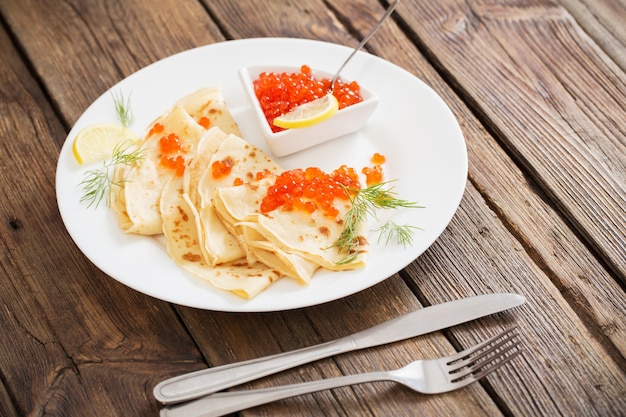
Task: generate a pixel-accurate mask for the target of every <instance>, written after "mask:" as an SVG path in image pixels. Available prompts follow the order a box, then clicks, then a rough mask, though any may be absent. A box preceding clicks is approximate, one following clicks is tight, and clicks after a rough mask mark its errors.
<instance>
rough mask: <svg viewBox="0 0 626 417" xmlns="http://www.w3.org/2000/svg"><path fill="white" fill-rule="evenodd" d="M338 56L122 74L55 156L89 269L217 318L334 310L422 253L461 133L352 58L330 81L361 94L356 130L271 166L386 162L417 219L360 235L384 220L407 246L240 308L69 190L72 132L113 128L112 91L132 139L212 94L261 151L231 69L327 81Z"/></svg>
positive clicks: (201, 54) (317, 46)
mask: <svg viewBox="0 0 626 417" xmlns="http://www.w3.org/2000/svg"><path fill="white" fill-rule="evenodd" d="M350 52H351V49H350V48H348V47H344V46H340V45H335V44H330V43H325V42H319V41H311V40H303V39H283V38H259V39H246V40H237V41H228V42H222V43H217V44H212V45H208V46H204V47H200V48H196V49H192V50H189V51H185V52H182V53H180V54H177V55H173V56H171V57H168V58H166V59H163V60H161V61H159V62H156V63H154V64H152V65H149V66H148V67H146V68H144V69H142V70H140V71H138V72H136V73H134V74H132V75H131V76H129V77H128V78H126V79H124V80H122V81H121V82H119V83H118V84H117V85H115V86H114V87H112V88H111V90H110V91H108V92H106V93H105V94H103V95H102V96H101V97H100V98H98V99H97V100H96V101H95V102H94V103H93V104H92V105H91V106H89V108H88V109H87V110H86V111H85V113H84V114H83V115H82V116H81V117H80V119H79V120H78V121H77V122H76V124H75V125H74V127H73V128H72V130H71V131H70V133H69V135H68V138H67V140H66V141H65V144H64V146H63V148H62V150H61V154H60V156H59V161H58V166H57V176H56V188H57V199H58V204H59V210H60V213H61V216H62V218H63V221H64V222H65V226H66V227H67V230H68V232H69V234H70V236H71V237H72V239H74V241H75V243H76V245H77V246H78V247H79V248H80V249H81V251H82V252H83V253H84V254H85V255H86V256H87V257H88V258H89V259H90V260H91V262H93V263H94V264H95V265H96V266H97V267H98V268H100V269H101V270H102V271H104V272H105V273H106V274H108V275H109V276H111V277H113V278H114V279H116V280H118V281H120V282H121V283H123V284H125V285H127V286H129V287H131V288H134V289H135V290H137V291H140V292H142V293H144V294H147V295H150V296H153V297H156V298H159V299H161V300H165V301H169V302H173V303H176V304H181V305H186V306H190V307H196V308H202V309H209V310H219V311H233V312H234V311H277V310H287V309H293V308H299V307H306V306H311V305H316V304H320V303H324V302H328V301H332V300H336V299H339V298H342V297H345V296H347V295H350V294H353V293H356V292H358V291H361V290H363V289H366V288H368V287H371V286H372V285H375V284H377V283H379V282H381V281H383V280H384V279H386V278H388V277H389V276H391V275H393V274H394V273H396V272H398V271H400V270H401V269H402V268H404V267H405V266H406V265H408V264H409V263H411V262H412V261H413V260H415V259H416V258H417V257H418V256H419V255H420V254H422V253H423V252H424V251H425V250H426V249H427V248H428V247H429V246H430V245H431V244H432V243H433V242H434V241H435V240H436V239H437V237H439V235H440V234H441V232H443V230H444V229H445V227H446V226H447V225H448V223H449V221H450V219H451V218H452V216H453V215H454V213H455V211H456V209H457V207H458V205H459V203H460V201H461V197H462V195H463V192H464V189H465V183H466V178H467V152H466V147H465V142H464V140H463V135H462V133H461V129H460V127H459V125H458V123H457V121H456V119H455V117H454V115H453V114H452V112H451V111H450V109H449V108H448V106H447V105H446V104H445V103H444V102H443V100H442V99H441V98H440V97H439V96H438V95H437V94H436V93H435V92H434V91H433V90H432V89H431V88H429V87H428V86H427V85H426V84H424V83H423V82H422V81H420V80H419V79H417V78H416V77H414V76H413V75H411V74H410V73H408V72H407V71H405V70H403V69H401V68H399V67H397V66H395V65H393V64H391V63H389V62H387V61H385V60H383V59H380V58H378V57H375V56H372V55H370V54H367V53H365V52H360V53H358V54H357V55H355V57H354V58H353V60H352V61H351V62H350V63H349V64H348V66H347V67H346V68H345V69H344V70H343V72H342V76H343V77H345V78H347V79H354V80H357V81H359V83H360V84H362V85H364V86H367V88H369V89H370V90H372V91H373V92H375V94H377V95H378V97H379V100H380V102H379V105H378V108H377V109H376V111H375V112H374V114H373V115H372V117H371V119H370V120H369V122H368V124H367V125H366V126H365V128H364V129H362V130H360V131H358V132H356V133H352V134H349V135H346V136H344V137H340V138H338V139H335V140H332V141H330V142H326V143H324V144H321V145H318V146H316V147H314V148H310V149H307V150H304V151H301V152H299V153H296V154H293V155H290V156H288V157H283V158H276V160H277V162H278V163H279V164H281V165H282V166H283V167H284V168H286V169H291V168H305V167H308V166H317V167H320V168H322V169H324V170H327V171H330V170H333V169H335V168H337V167H339V166H340V165H342V164H346V165H348V166H352V167H355V168H357V169H360V168H361V167H363V166H366V165H371V163H370V158H371V156H372V155H373V154H374V153H375V152H379V153H381V154H383V155H384V156H385V157H386V158H387V162H386V164H385V165H384V172H385V176H386V179H388V180H397V181H396V182H395V183H394V187H395V191H396V192H397V193H398V197H400V198H402V199H405V200H411V201H416V202H418V203H419V204H420V205H423V206H425V208H422V209H402V210H394V211H384V212H381V213H380V216H379V219H378V220H377V221H372V224H371V227H372V228H375V227H376V224H377V223H382V222H384V221H386V220H387V219H389V218H393V220H394V221H395V222H396V223H401V224H405V223H406V224H411V225H414V226H418V227H421V228H422V229H423V231H418V232H417V233H416V234H415V236H414V240H413V245H412V246H410V247H406V248H403V247H402V246H396V245H394V244H391V245H385V244H384V243H380V244H378V243H377V237H376V234H374V233H372V234H371V236H370V243H371V245H372V246H371V254H370V257H369V260H368V264H367V267H366V268H364V269H362V270H356V271H348V272H325V271H323V272H318V273H317V274H316V275H315V277H314V279H313V281H312V282H311V284H310V285H309V286H302V285H299V284H297V283H295V282H294V281H293V280H290V279H286V278H284V279H282V280H279V281H278V282H276V283H275V284H273V285H272V286H271V287H270V288H269V289H267V290H266V291H265V292H263V293H262V294H260V295H259V296H257V297H256V298H254V299H252V300H247V301H246V300H243V299H240V298H239V297H237V296H235V295H232V294H230V293H227V292H224V291H220V290H217V289H215V288H213V287H212V286H211V285H210V284H208V283H206V282H203V281H201V280H199V279H197V278H194V277H192V276H190V275H188V274H187V273H186V272H184V271H183V270H182V269H181V268H179V267H178V266H177V265H176V264H175V263H174V262H173V261H172V260H171V259H170V258H169V257H168V255H167V254H166V252H165V247H164V242H163V241H162V240H161V239H160V238H158V237H145V236H136V235H127V234H124V233H122V232H121V231H120V229H119V227H118V225H117V221H116V219H115V216H114V214H113V213H112V211H111V210H110V209H109V208H107V207H106V206H104V205H100V206H99V207H98V208H97V209H94V208H93V207H92V208H88V207H87V206H86V205H85V204H84V203H80V202H79V200H80V197H81V195H82V190H81V188H80V187H79V185H78V184H79V183H80V181H81V180H82V178H83V175H84V173H85V172H86V171H87V170H90V169H95V168H98V167H99V164H94V165H90V166H79V165H78V164H77V163H76V161H75V160H74V157H73V155H72V141H73V138H74V136H75V135H76V133H77V132H78V131H79V130H80V129H81V128H83V127H85V126H87V125H89V124H94V123H105V122H116V121H117V119H116V116H115V109H114V105H113V99H112V94H111V93H112V92H114V93H122V94H123V95H124V96H129V95H130V97H131V107H132V110H133V113H134V116H135V121H134V124H133V126H131V128H132V129H133V130H134V131H135V132H136V133H138V134H140V135H143V133H144V132H145V129H146V128H147V127H148V124H149V123H150V122H152V121H153V120H154V119H155V118H156V117H157V116H158V115H160V114H161V113H163V112H164V111H166V110H167V109H168V108H170V106H171V105H172V104H173V103H174V102H175V101H176V100H178V99H179V98H181V97H183V96H185V95H186V94H189V93H192V92H194V91H196V90H197V89H199V88H202V87H206V86H216V87H219V88H220V89H221V90H222V93H223V94H224V97H225V98H226V101H227V103H228V106H229V108H230V110H231V112H232V114H233V116H234V117H235V119H236V121H237V122H238V123H239V125H240V129H241V131H242V134H243V136H244V138H245V139H246V140H248V141H249V142H252V143H253V144H255V145H257V146H259V147H261V148H262V149H264V150H267V147H266V144H265V142H264V139H263V137H262V135H261V132H260V131H259V128H258V125H257V123H256V120H255V119H254V116H253V114H252V108H251V106H250V104H249V102H248V99H247V97H246V95H245V93H244V90H243V87H242V85H241V82H240V80H239V69H240V68H242V67H246V66H252V65H291V66H293V65H296V66H298V65H302V64H307V65H310V66H311V67H312V68H314V69H318V70H320V71H327V72H334V71H335V69H336V68H339V66H340V65H341V64H342V62H343V61H344V59H345V58H346V57H347V56H348V55H349V54H350Z"/></svg>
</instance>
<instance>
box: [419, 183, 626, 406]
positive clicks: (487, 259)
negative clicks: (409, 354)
mask: <svg viewBox="0 0 626 417" xmlns="http://www.w3.org/2000/svg"><path fill="white" fill-rule="evenodd" d="M464 199H465V200H464V204H462V205H461V208H460V210H459V211H458V212H457V215H456V217H455V220H456V221H455V222H453V223H451V224H450V227H449V228H448V230H447V231H446V233H444V234H443V235H442V236H441V238H440V241H439V242H437V244H436V245H434V246H433V248H431V250H429V253H428V254H429V255H430V256H425V257H421V258H420V259H419V260H418V261H417V262H414V263H413V264H411V265H410V266H409V268H408V272H409V273H410V274H411V279H413V280H415V285H416V286H417V287H418V288H420V289H421V290H422V291H424V292H425V293H427V297H428V298H435V299H436V298H440V297H449V296H450V294H458V296H461V295H465V294H473V293H475V292H483V291H494V292H499V291H510V292H516V293H521V294H523V295H525V296H526V297H527V303H526V304H525V305H524V306H522V307H520V308H519V309H517V311H516V314H515V317H516V320H515V322H516V323H517V324H518V325H519V326H520V333H521V335H522V338H523V340H524V348H525V352H524V354H523V359H522V360H521V361H523V362H524V365H523V366H522V368H523V369H525V370H526V371H523V372H524V373H523V374H522V373H521V372H522V371H519V370H516V369H514V367H508V368H507V369H506V370H503V371H502V372H498V374H497V375H496V376H495V377H494V378H493V379H494V381H498V380H500V379H501V378H502V379H503V380H504V381H506V383H497V382H494V383H493V384H492V385H493V389H494V390H495V391H496V392H497V395H498V396H499V397H500V398H503V399H506V400H505V401H506V403H507V404H508V407H509V409H510V410H511V411H512V413H513V414H514V415H519V416H531V415H537V416H540V415H546V414H547V415H590V416H591V415H596V416H603V415H618V414H619V410H623V409H625V407H626V397H625V396H624V394H626V383H625V381H626V379H625V378H624V371H623V369H620V366H619V365H620V364H618V363H616V361H615V360H614V358H612V357H611V356H610V355H609V353H607V352H606V351H605V350H604V349H603V347H602V346H601V344H600V342H599V341H598V340H597V336H596V335H595V334H594V333H595V332H594V331H595V330H596V329H588V328H587V326H586V325H585V323H584V322H583V321H582V320H580V319H579V318H578V317H577V314H576V311H575V310H574V309H573V308H572V306H570V305H569V304H568V302H567V300H565V299H564V298H563V297H562V295H561V293H560V291H559V288H558V287H556V286H555V285H553V284H552V282H551V280H550V277H549V276H548V275H546V273H545V272H544V271H542V270H541V268H540V266H541V265H540V264H536V263H535V261H534V259H532V257H531V256H529V254H528V253H527V252H526V251H525V250H524V247H523V246H522V245H520V243H519V242H518V241H517V240H516V239H514V238H512V237H511V236H510V235H509V234H508V233H507V232H506V229H505V228H504V227H503V225H502V223H501V220H500V219H499V218H498V217H497V216H495V215H494V213H493V212H491V211H490V210H489V209H488V207H487V206H486V205H484V202H483V201H482V200H483V199H482V196H481V195H480V194H479V193H478V192H476V191H475V190H474V189H473V188H471V187H470V188H468V190H467V191H466V194H465V197H464ZM439 246H441V247H443V249H442V250H437V249H438V247H439ZM441 270H443V271H447V273H448V275H449V278H448V280H446V281H439V282H438V284H439V285H430V283H431V282H432V277H433V274H437V272H438V271H441ZM616 321H620V319H619V318H617V319H616ZM467 327H469V328H471V333H472V334H474V335H475V334H480V333H482V331H481V330H480V326H477V327H474V324H472V325H471V326H467ZM454 334H455V335H456V336H457V337H458V338H459V340H461V341H462V343H463V345H464V346H467V345H471V344H473V343H475V339H474V337H475V336H472V337H470V338H468V337H467V335H465V334H464V332H463V331H459V332H456V331H455V332H454ZM617 359H618V360H621V365H623V357H621V356H620V357H618V358H617ZM571 363H576V364H577V365H576V366H571ZM529 369H532V374H531V373H528V372H527V370H529ZM600 380H602V381H603V382H602V383H601V384H600V383H598V381H600ZM513 387H514V388H513ZM564 391H567V392H568V393H572V396H570V395H568V396H567V397H566V398H564V397H563V396H562V392H564ZM535 403H540V404H542V406H541V407H540V408H537V409H534V408H533V407H534V406H535V405H534V404H535Z"/></svg>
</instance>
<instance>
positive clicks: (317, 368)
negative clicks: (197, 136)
mask: <svg viewBox="0 0 626 417" xmlns="http://www.w3.org/2000/svg"><path fill="white" fill-rule="evenodd" d="M386 4H387V3H386V2H382V3H379V2H378V1H374V0H349V1H348V0H330V1H321V0H311V1H306V2H304V1H301V2H287V1H279V0H268V1H265V2H258V1H252V0H212V1H209V0H206V1H202V0H167V1H166V0H164V1H159V2H153V1H149V0H129V1H112V0H111V1H95V0H94V1H89V0H69V1H64V2H60V1H59V2H53V1H42V0H21V1H19V2H18V1H14V0H1V1H0V13H1V16H2V27H1V30H0V51H1V56H2V65H1V66H0V69H1V71H2V74H1V77H0V94H1V97H2V100H1V101H0V106H1V109H2V112H1V115H2V116H1V117H2V123H1V125H0V129H1V138H2V139H1V147H0V158H1V159H0V184H1V185H0V187H1V188H2V198H1V199H0V213H1V216H2V222H1V223H0V227H1V229H0V237H1V238H0V247H1V250H2V257H1V266H2V278H1V279H2V284H1V287H0V288H1V291H0V323H1V328H2V338H0V415H2V416H26V415H28V416H39V415H54V416H81V417H84V416H92V415H93V416H96V415H97V416H100V417H102V416H149V415H151V416H154V415H157V414H158V410H159V404H158V403H157V402H156V401H155V400H154V398H153V396H152V388H153V386H154V385H155V384H156V383H157V382H159V381H160V380H162V379H163V378H166V377H170V376H174V375H177V374H179V373H182V372H186V371H192V370H197V369H202V368H205V367H207V366H215V365H219V364H225V363H230V362H234V361H238V360H243V359H249V358H254V357H259V356H263V355H268V354H273V353H277V352H281V351H288V350H291V349H296V348H301V347H304V346H309V345H313V344H316V343H319V342H323V341H328V340H332V339H334V338H337V337H339V336H344V335H348V334H350V333H352V332H354V331H357V330H360V329H363V328H365V327H368V326H370V325H373V324H376V323H380V322H382V321H384V320H386V319H389V318H392V317H395V316H398V315H400V314H402V313H405V312H408V311H411V310H416V309H420V308H422V307H424V306H426V305H431V304H437V303H441V302H445V301H449V300H453V299H458V298H461V297H465V296H469V295H474V294H484V293H492V292H516V293H520V294H523V295H524V296H526V297H527V303H526V304H525V305H523V306H522V307H519V308H516V309H514V310H511V311H508V312H505V313H499V314H497V315H493V316H490V317H486V318H483V319H480V320H477V321H475V322H472V323H468V324H464V325H459V326H456V327H454V328H452V329H450V330H446V331H442V332H436V333H433V334H429V335H424V336H420V337H417V338H413V339H411V340H407V341H404V342H399V343H395V344H392V345H388V346H384V347H379V348H371V349H368V350H366V351H361V352H354V353H351V354H344V355H340V356H337V357H333V358H329V359H325V360H320V361H318V362H315V363H312V364H310V365H306V366H302V367H300V368H297V369H294V370H291V371H285V372H282V373H280V374H277V375H275V376H271V377H268V378H265V379H263V380H260V381H256V382H254V383H250V384H248V385H247V386H248V387H261V386H272V385H277V384H285V383H293V382H297V381H303V380H310V379H315V378H325V377H332V376H336V375H341V374H351V373H356V372H364V371H369V370H374V369H391V368H395V367H397V366H401V365H403V364H405V363H406V362H408V361H409V360H410V359H413V358H427V357H436V356H440V355H443V354H448V353H451V352H452V351H454V350H455V349H460V348H462V347H466V346H469V345H471V344H473V343H475V342H477V341H478V340H481V339H484V338H486V337H487V336H490V335H493V334H495V333H497V332H498V331H499V330H501V329H503V328H505V327H507V326H510V325H511V324H513V323H516V324H517V325H518V326H519V327H520V329H519V332H520V334H521V335H522V337H523V344H524V349H525V350H524V353H523V355H522V356H520V357H518V358H516V359H515V360H514V361H513V362H512V363H511V364H510V365H508V366H506V367H505V368H503V369H502V370H500V371H499V372H497V373H496V374H494V375H492V376H490V377H488V378H487V379H485V380H484V382H481V383H477V384H473V385H471V386H470V387H468V388H465V389H462V390H460V391H456V392H452V393H449V394H444V395H435V396H425V395H419V394H416V393H414V392H412V391H410V390H409V389H406V388H403V387H401V386H397V385H392V384H390V383H376V384H366V385H360V386H354V387H350V388H343V389H336V390H332V391H324V392H320V393H317V394H314V395H307V396H302V397H298V398H293V399H290V400H284V401H280V402H278V403H275V404H271V405H267V406H264V407H259V408H255V409H252V410H248V411H246V412H243V413H242V415H245V416H253V415H272V416H319V415H324V416H340V415H346V416H348V415H349V416H374V415H376V416H391V415H393V416H399V415H405V416H417V415H419V416H447V415H467V416H470V415H471V416H484V415H490V416H497V415H504V416H520V417H521V416H524V417H526V416H556V415H563V416H620V415H621V416H623V415H626V378H625V374H626V359H625V354H626V320H625V317H626V297H625V295H624V286H625V285H626V251H625V249H624V247H625V243H626V214H625V210H624V207H626V111H625V109H626V73H625V70H626V52H625V51H626V29H625V26H624V22H625V21H626V2H624V0H613V1H611V0H555V1H548V0H534V1H530V0H518V1H512V0H491V1H490V0H480V1H460V0H439V1H418V0H403V1H402V2H401V4H400V5H399V7H398V9H397V11H396V12H395V13H394V18H393V20H390V21H388V22H387V23H386V24H385V25H384V26H383V27H382V29H381V30H380V31H379V32H378V33H377V34H376V35H375V36H374V37H373V38H372V39H371V41H370V42H369V44H368V45H367V50H368V51H369V52H371V53H373V54H375V55H378V56H380V57H382V58H384V59H386V60H388V61H390V62H392V63H394V64H396V65H398V66H399V67H402V68H404V69H406V70H407V71H409V72H411V73H412V74H414V75H415V76H416V77H418V78H420V79H421V80H423V81H424V82H426V83H427V84H428V85H430V86H431V87H432V88H433V89H434V90H435V91H436V92H437V93H438V94H439V95H440V96H441V97H442V98H443V99H444V100H445V101H446V103H447V104H448V105H449V106H450V108H451V109H452V111H453V112H454V114H455V116H456V117H457V119H458V120H459V123H460V125H461V128H462V130H463V133H464V136H465V140H466V142H467V147H468V157H469V176H468V181H467V187H466V191H465V194H464V198H463V200H462V202H461V205H460V207H459V209H458V211H457V213H456V215H455V217H454V218H453V220H452V222H451V223H450V225H449V226H448V228H447V229H446V230H445V232H444V233H443V234H442V235H441V237H440V238H439V240H438V241H436V242H435V243H434V244H433V245H432V246H431V247H430V248H429V249H428V250H427V252H426V253H424V254H423V255H422V256H420V257H419V258H418V259H416V260H415V261H414V262H413V263H412V264H411V265H409V266H408V267H407V268H405V269H404V270H403V271H401V272H400V273H398V274H396V275H394V276H392V277H390V278H389V279H387V280H385V281H383V282H382V283H380V284H378V285H376V286H374V287H373V288H370V289H367V290H365V291H362V292H360V293H357V294H355V295H353V296H350V297H347V298H345V299H341V300H338V301H334V302H330V303H328V304H324V305H319V306H314V307H309V308H302V309H298V310H294V311H286V312H272V313H226V312H214V311H204V310H199V309H193V308H187V307H182V306H178V305H173V304H169V303H167V302H164V301H161V300H158V299H154V298H151V297H149V296H147V295H144V294H142V293H139V292H136V291H134V290H132V289H129V288H127V287H125V286H124V285H122V284H120V283H118V282H117V281H115V280H113V279H111V278H109V277H108V276H106V275H105V274H104V273H102V272H101V271H99V270H98V269H97V268H96V267H95V266H93V265H92V264H91V263H90V262H89V260H88V259H86V257H85V256H83V254H82V253H81V251H80V250H79V249H78V248H77V247H76V246H75V245H74V243H73V242H72V240H71V238H70V236H69V235H68V233H67V232H66V230H65V227H64V225H63V222H62V221H61V217H60V215H59V212H58V208H57V202H56V198H55V169H56V162H57V157H58V155H59V151H60V149H61V146H62V144H63V143H64V141H65V139H66V136H67V134H68V132H69V130H70V128H71V127H72V125H73V124H74V122H75V121H76V120H77V119H78V118H79V117H80V115H81V114H82V112H83V111H84V110H85V109H86V108H87V106H88V105H89V104H90V103H91V102H92V101H93V100H95V99H96V98H97V97H98V96H100V95H101V94H102V93H103V92H105V91H106V90H107V89H109V88H110V87H111V86H112V85H114V84H115V83H117V82H118V81H120V80H122V79H123V78H124V77H126V76H128V75H130V74H131V73H133V72H135V71H137V70H138V69H140V68H142V67H144V66H146V65H148V64H151V63H153V62H155V61H157V60H159V59H161V58H164V57H167V56H169V55H171V54H174V53H177V52H180V51H184V50H187V49H189V48H193V47H197V46H201V45H206V44H212V43H215V42H221V41H224V40H229V39H240V38H251V37H277V36H281V37H299V38H308V39H319V40H324V41H329V42H334V43H338V44H344V45H348V46H355V45H356V44H357V43H358V41H359V40H360V39H361V37H362V36H364V34H365V33H366V32H367V31H368V30H369V28H370V27H371V26H372V25H373V24H374V22H375V21H376V20H377V19H378V17H379V16H380V15H382V13H383V11H384V7H385V5H386Z"/></svg>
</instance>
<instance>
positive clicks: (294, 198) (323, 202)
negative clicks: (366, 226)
mask: <svg viewBox="0 0 626 417" xmlns="http://www.w3.org/2000/svg"><path fill="white" fill-rule="evenodd" d="M346 188H352V189H360V188H361V185H360V183H359V178H358V174H357V172H356V171H355V170H354V168H349V167H347V166H345V165H342V166H341V167H339V168H338V169H336V170H334V171H333V172H332V173H330V174H327V173H325V172H324V171H322V170H321V169H320V168H316V167H310V168H306V169H305V170H303V169H293V170H290V171H284V172H283V173H281V174H280V175H278V176H277V177H276V180H275V182H274V185H272V186H271V187H270V188H269V189H268V191H267V195H266V196H265V197H264V198H263V200H262V201H261V212H262V213H269V212H270V211H272V210H276V209H278V208H281V209H283V210H302V211H304V212H306V213H309V214H310V213H313V212H314V211H315V210H318V209H319V210H321V211H322V212H323V213H324V215H326V216H329V217H335V216H337V214H339V210H337V209H336V208H335V207H334V206H333V202H334V201H335V200H336V199H339V200H348V199H349V196H348V194H347V193H346Z"/></svg>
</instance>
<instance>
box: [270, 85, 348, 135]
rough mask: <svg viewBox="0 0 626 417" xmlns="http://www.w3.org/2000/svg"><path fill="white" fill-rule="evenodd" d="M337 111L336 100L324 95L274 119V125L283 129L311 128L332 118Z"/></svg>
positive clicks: (337, 104)
mask: <svg viewBox="0 0 626 417" xmlns="http://www.w3.org/2000/svg"><path fill="white" fill-rule="evenodd" d="M337 110H339V102H338V101H337V98H335V96H334V95H332V94H326V95H325V96H323V97H320V98H318V99H315V100H313V101H309V102H308V103H304V104H302V105H300V106H298V107H296V108H294V109H293V110H291V111H290V112H289V113H285V114H283V115H281V116H279V117H277V118H275V119H274V125H275V126H278V127H282V128H283V129H297V128H302V127H308V126H313V125H315V124H317V123H319V122H322V121H324V120H326V119H328V118H330V117H332V116H333V115H334V114H335V113H337Z"/></svg>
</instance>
